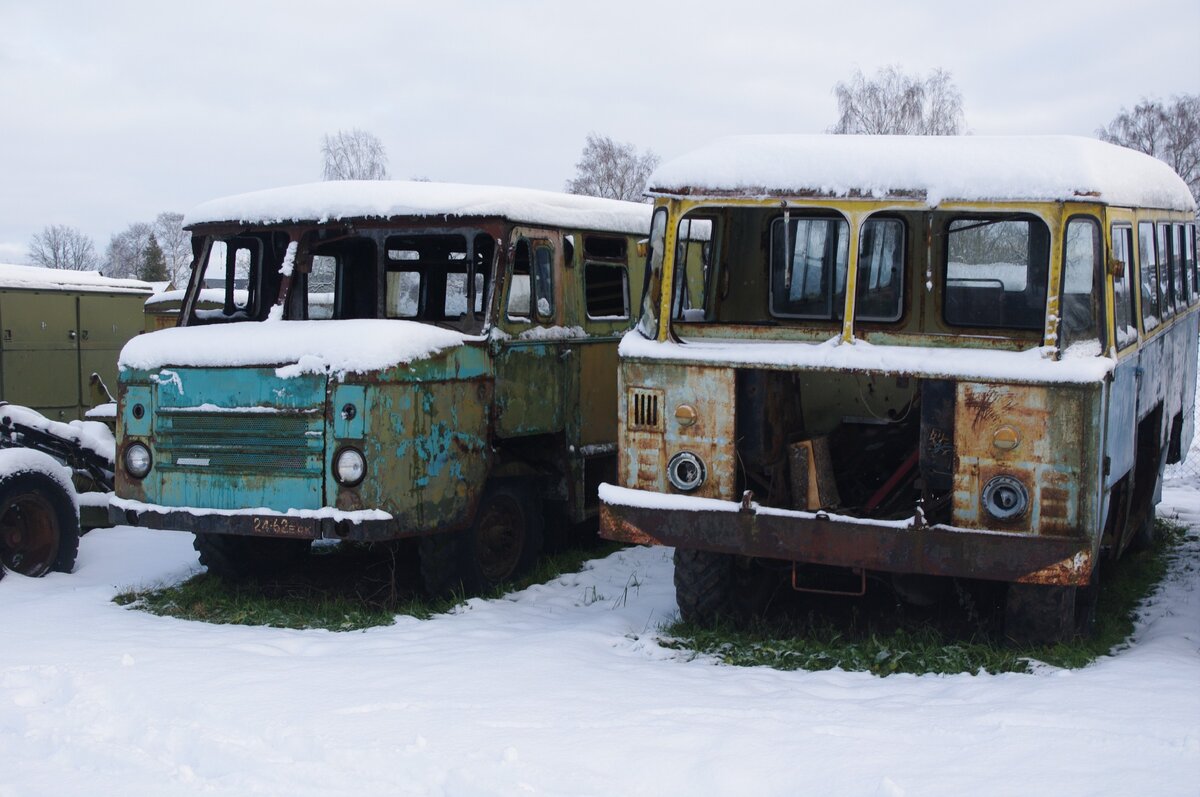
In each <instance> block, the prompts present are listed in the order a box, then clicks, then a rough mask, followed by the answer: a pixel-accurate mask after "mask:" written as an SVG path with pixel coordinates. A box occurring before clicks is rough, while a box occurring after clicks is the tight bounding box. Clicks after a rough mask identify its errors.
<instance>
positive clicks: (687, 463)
mask: <svg viewBox="0 0 1200 797" xmlns="http://www.w3.org/2000/svg"><path fill="white" fill-rule="evenodd" d="M705 475H706V473H705V470H704V462H703V461H701V459H700V457H698V456H696V455H695V454H693V453H692V452H691V451H680V452H679V453H678V454H676V455H675V456H673V457H671V461H670V462H668V463H667V479H668V480H669V481H670V482H671V485H672V486H673V487H674V488H675V489H676V490H681V491H683V492H685V493H690V492H691V491H692V490H695V489H696V488H697V487H699V486H700V485H702V484H704V477H705Z"/></svg>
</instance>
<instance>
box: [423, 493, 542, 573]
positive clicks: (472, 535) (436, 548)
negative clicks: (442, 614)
mask: <svg viewBox="0 0 1200 797" xmlns="http://www.w3.org/2000/svg"><path fill="white" fill-rule="evenodd" d="M541 551H542V516H541V513H540V512H539V511H538V506H537V502H536V501H535V500H534V499H533V497H532V496H531V494H530V491H529V490H527V489H524V488H522V487H519V486H517V485H515V484H510V483H495V484H492V485H490V486H489V487H488V488H487V490H486V491H485V492H484V494H483V498H482V499H481V500H480V502H479V507H478V508H477V509H476V511H475V519H474V521H473V522H472V523H471V526H470V527H469V528H467V529H465V530H464V531H460V532H451V533H444V534H431V535H429V536H425V537H422V538H421V578H422V580H423V581H424V583H425V589H426V591H427V592H429V594H431V595H448V594H450V593H452V592H454V591H455V590H456V589H459V588H461V589H462V590H463V591H464V592H467V593H478V592H480V591H483V590H487V589H491V588H492V587H495V586H497V585H499V584H503V583H505V582H507V581H510V580H512V579H513V578H514V577H516V576H518V575H520V574H521V573H523V572H525V571H526V570H528V569H529V568H530V567H532V566H533V563H534V561H536V560H537V557H538V554H540V553H541Z"/></svg>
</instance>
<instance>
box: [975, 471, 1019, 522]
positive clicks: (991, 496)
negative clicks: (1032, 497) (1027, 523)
mask: <svg viewBox="0 0 1200 797" xmlns="http://www.w3.org/2000/svg"><path fill="white" fill-rule="evenodd" d="M981 502H982V504H983V508H984V510H986V511H987V513H988V514H989V515H991V516H992V517H993V518H995V519H996V520H999V521H1001V522H1005V523H1007V522H1012V521H1014V520H1017V519H1018V518H1021V517H1022V516H1024V514H1025V513H1026V512H1028V511H1029V489H1028V488H1027V487H1026V486H1025V484H1024V483H1023V482H1022V481H1021V480H1020V479H1018V478H1017V477H1016V476H1010V475H1009V474H1007V473H1001V474H1000V475H998V476H993V477H992V478H991V479H988V482H987V484H985V485H984V487H983V494H982V495H981Z"/></svg>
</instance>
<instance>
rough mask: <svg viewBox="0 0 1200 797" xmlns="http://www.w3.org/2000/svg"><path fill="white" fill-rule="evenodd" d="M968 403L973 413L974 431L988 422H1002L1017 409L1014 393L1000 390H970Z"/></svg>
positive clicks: (968, 407)
mask: <svg viewBox="0 0 1200 797" xmlns="http://www.w3.org/2000/svg"><path fill="white" fill-rule="evenodd" d="M966 404H967V409H968V410H970V411H971V414H972V418H971V429H972V430H974V431H979V428H980V427H981V426H985V425H987V424H992V423H1000V422H1001V420H1003V419H1005V418H1007V417H1008V415H1009V414H1010V413H1012V412H1013V411H1014V410H1015V409H1016V402H1015V401H1014V400H1013V397H1012V395H1011V394H1009V393H1007V392H1000V391H998V390H984V391H976V390H969V391H967V395H966Z"/></svg>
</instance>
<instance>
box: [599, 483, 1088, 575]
mask: <svg viewBox="0 0 1200 797" xmlns="http://www.w3.org/2000/svg"><path fill="white" fill-rule="evenodd" d="M600 536H601V537H604V538H605V539H610V540H617V541H619V542H628V543H634V544H638V545H672V546H678V547H683V548H695V549H701V550H709V551H716V552H721V553H733V554H741V555H744V556H760V557H765V558H770V559H782V560H790V561H797V562H811V563H815V564H825V565H834V566H841V567H862V568H866V569H869V570H882V571H887V572H893V573H922V574H926V575H934V576H954V577H961V578H983V579H992V580H997V581H1018V582H1023V583H1029V584H1063V585H1071V584H1073V585H1080V586H1082V585H1086V584H1087V583H1088V580H1089V578H1090V577H1091V572H1092V552H1091V544H1090V543H1089V542H1088V541H1087V540H1085V539H1082V538H1078V537H1052V536H1042V535H1033V534H1028V533H1017V532H1006V531H992V530H980V529H962V528H956V527H953V526H942V525H933V526H927V525H924V524H921V523H919V522H918V521H917V519H916V518H910V519H908V520H900V521H889V520H868V519H864V518H855V517H850V516H847V515H836V514H831V513H826V512H801V511H794V510H786V509H775V508H771V507H764V506H760V505H758V504H755V503H752V502H748V503H746V504H739V503H737V502H734V501H720V500H715V499H711V498H692V497H688V496H681V495H664V494H660V493H654V492H649V491H646V490H634V489H629V488H626V487H616V486H613V485H609V484H604V485H601V487H600Z"/></svg>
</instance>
